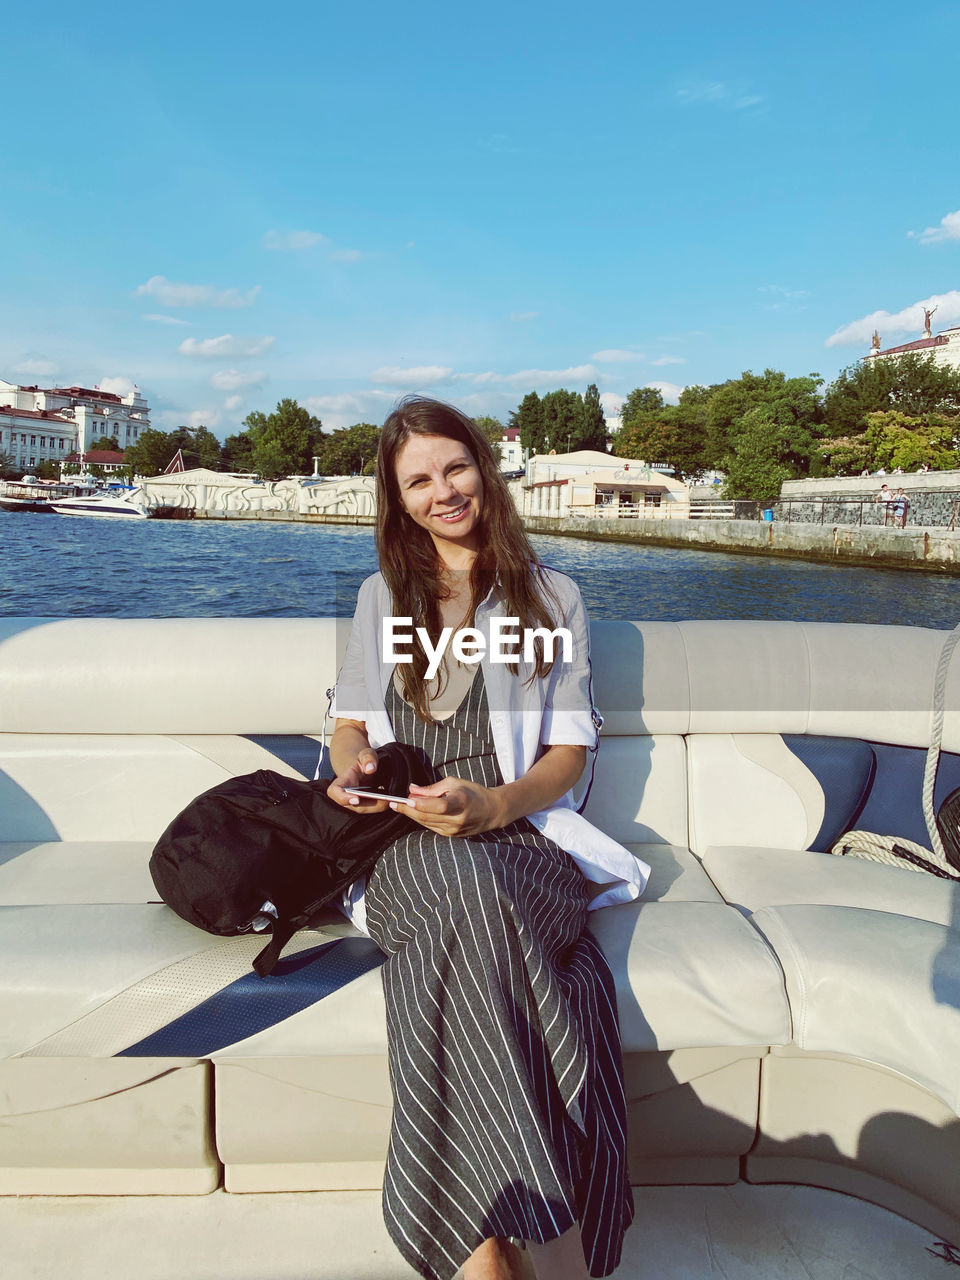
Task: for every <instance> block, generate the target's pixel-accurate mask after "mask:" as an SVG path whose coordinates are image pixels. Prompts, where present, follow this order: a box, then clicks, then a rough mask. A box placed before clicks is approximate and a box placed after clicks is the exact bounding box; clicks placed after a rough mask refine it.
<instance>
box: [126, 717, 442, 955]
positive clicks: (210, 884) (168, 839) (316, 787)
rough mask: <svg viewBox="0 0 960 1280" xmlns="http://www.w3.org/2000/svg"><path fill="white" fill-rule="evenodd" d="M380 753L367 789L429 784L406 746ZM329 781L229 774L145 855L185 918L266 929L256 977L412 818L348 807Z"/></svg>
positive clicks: (236, 928)
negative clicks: (331, 792)
mask: <svg viewBox="0 0 960 1280" xmlns="http://www.w3.org/2000/svg"><path fill="white" fill-rule="evenodd" d="M377 758H378V766H377V772H376V774H375V783H374V784H373V785H374V789H380V790H382V791H384V792H386V793H387V794H393V795H406V794H407V791H408V789H409V786H410V784H411V783H413V782H416V783H419V784H421V785H425V784H427V783H429V782H432V781H433V777H434V774H433V769H432V766H431V765H430V763H429V761H428V759H427V757H426V756H425V755H424V753H423V752H421V751H418V750H416V749H415V748H413V747H408V746H405V745H404V744H402V743H398V742H391V743H389V744H388V745H387V746H385V747H381V748H379V749H378V751H377ZM329 786H330V783H329V781H328V780H326V779H324V780H321V781H318V782H307V781H305V780H304V781H301V780H299V779H296V778H286V777H284V776H283V775H282V774H279V773H275V772H274V771H273V770H271V769H259V770H258V771H257V772H256V773H248V774H244V775H243V776H242V777H238V778H230V779H228V780H227V781H226V782H221V783H220V784H219V785H218V786H216V787H212V788H211V789H210V790H209V791H205V792H204V793H203V794H202V795H200V796H197V798H196V800H193V801H191V802H190V804H188V805H187V807H186V808H185V809H184V810H183V812H182V813H180V814H178V815H177V817H176V818H174V820H173V821H172V822H171V823H170V825H169V826H168V827H167V829H166V831H164V833H163V835H162V836H161V837H160V839H159V840H158V841H157V843H156V846H155V847H154V850H153V853H152V854H151V856H150V874H151V876H152V877H153V883H154V884H155V885H156V887H157V892H158V893H159V894H160V897H161V898H162V899H163V901H164V902H165V903H166V904H167V906H169V907H172V909H173V910H174V911H176V913H177V915H178V916H181V917H182V918H183V919H184V920H186V921H187V922H188V923H189V924H192V925H196V926H197V927H198V928H200V929H205V930H206V931H207V932H208V933H216V934H220V935H221V936H228V937H229V936H232V935H234V934H241V933H250V932H261V931H263V932H265V931H266V930H267V929H269V930H270V931H271V935H272V936H271V940H270V942H269V943H268V945H267V946H266V947H264V949H263V951H261V952H260V954H259V955H258V956H257V958H256V960H254V962H253V967H254V969H255V970H256V972H257V973H258V974H259V976H260V977H261V978H263V977H265V976H266V975H267V974H268V973H270V972H272V970H273V968H274V966H275V965H276V963H277V960H279V958H280V952H281V951H282V950H283V948H284V946H285V945H286V943H287V941H288V940H289V939H290V938H291V937H292V935H293V934H294V933H296V931H297V930H298V929H302V928H304V927H305V926H306V925H307V924H309V923H310V921H311V920H312V919H313V917H314V916H316V914H317V913H318V912H319V911H320V909H321V908H322V907H323V906H325V905H326V904H327V903H328V902H330V901H331V900H332V899H333V898H336V897H337V896H338V895H339V894H340V893H341V892H342V891H343V890H344V889H345V888H347V886H348V885H350V884H352V883H353V881H354V880H356V879H358V877H360V876H362V875H363V874H364V873H365V872H367V871H369V870H370V868H371V867H372V866H373V864H374V862H376V860H377V858H378V857H379V856H380V854H381V853H382V851H383V850H384V849H385V848H386V847H387V845H388V844H391V843H392V842H393V841H394V840H396V839H397V838H398V837H399V836H401V835H404V834H405V833H406V832H407V831H410V830H412V829H413V827H414V825H415V824H414V823H413V821H412V819H410V818H407V817H406V816H405V815H403V814H399V813H395V812H394V811H393V810H392V809H388V810H386V812H384V813H378V814H357V813H350V812H349V811H348V810H346V809H344V808H342V807H341V806H340V805H338V804H334V802H333V801H332V800H329V799H328V798H327V788H328V787H329Z"/></svg>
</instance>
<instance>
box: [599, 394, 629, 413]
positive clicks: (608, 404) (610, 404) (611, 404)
mask: <svg viewBox="0 0 960 1280" xmlns="http://www.w3.org/2000/svg"><path fill="white" fill-rule="evenodd" d="M625 398H626V397H625V396H621V395H618V394H617V393H616V392H615V391H601V392H600V407H601V408H602V409H603V412H604V415H605V416H606V417H608V418H619V416H620V408H621V406H622V405H623V402H624V400H625Z"/></svg>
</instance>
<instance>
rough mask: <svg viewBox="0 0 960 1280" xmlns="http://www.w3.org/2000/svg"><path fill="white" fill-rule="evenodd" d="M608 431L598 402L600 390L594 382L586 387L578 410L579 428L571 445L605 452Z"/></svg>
mask: <svg viewBox="0 0 960 1280" xmlns="http://www.w3.org/2000/svg"><path fill="white" fill-rule="evenodd" d="M609 439H610V433H609V432H608V431H607V421H606V418H605V417H604V413H603V405H602V404H601V403H600V391H599V389H598V387H597V384H596V383H595V382H591V383H590V385H589V387H587V390H586V394H585V395H584V397H583V403H582V408H581V410H580V430H579V434H578V437H577V439H576V441H575V442H574V444H573V445H572V447H573V448H574V449H596V450H597V451H598V452H600V453H605V452H606V449H607V441H608V440H609Z"/></svg>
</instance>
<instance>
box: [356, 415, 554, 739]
mask: <svg viewBox="0 0 960 1280" xmlns="http://www.w3.org/2000/svg"><path fill="white" fill-rule="evenodd" d="M414 435H420V436H443V437H445V438H446V439H447V440H456V441H457V442H458V443H459V444H462V445H464V446H465V448H466V449H467V451H468V452H469V454H470V456H471V457H472V458H473V460H474V462H475V463H476V464H477V467H478V469H479V471H480V478H481V480H482V481H483V502H482V504H481V508H480V521H479V529H478V534H479V543H480V550H479V552H478V553H477V556H476V558H475V560H474V562H473V564H472V566H471V568H470V609H469V612H468V615H467V623H468V624H472V622H473V618H474V615H475V614H476V610H477V607H478V605H479V604H480V603H481V602H482V601H483V599H484V598H485V597H486V595H487V594H488V592H489V591H490V590H491V589H492V588H494V587H495V588H496V589H497V591H498V593H499V595H500V599H501V601H502V602H503V605H504V606H505V608H506V612H507V616H508V617H515V618H519V620H520V628H521V630H523V629H525V628H528V627H547V628H552V627H554V626H555V625H556V623H557V619H556V618H555V617H554V616H553V615H551V613H550V612H549V610H548V608H547V601H548V600H551V601H552V602H553V603H554V605H556V607H557V609H559V602H558V601H557V600H556V596H555V595H554V593H553V591H552V590H551V589H550V587H549V585H548V584H547V582H546V581H545V579H544V577H543V575H542V573H541V571H540V560H539V557H538V556H537V554H536V552H535V551H534V550H533V548H532V547H531V545H530V542H529V539H528V538H527V535H526V533H525V532H524V528H523V525H522V523H521V521H520V515H519V512H518V511H517V508H516V505H515V503H514V501H513V499H512V498H511V496H510V493H509V490H508V489H507V485H506V482H505V480H504V479H503V476H502V474H501V472H500V466H499V463H498V462H497V459H496V456H495V455H494V452H493V449H492V448H491V446H490V443H489V441H488V440H487V438H486V436H485V435H484V434H483V432H482V431H481V430H480V428H479V427H478V426H477V425H476V423H475V422H473V421H472V419H470V418H468V417H467V416H466V414H464V413H461V412H460V410H459V409H455V408H454V407H453V405H449V404H444V403H443V401H441V400H431V399H429V398H427V397H426V396H407V397H406V398H405V399H403V400H401V401H400V403H399V404H398V405H397V407H396V408H395V409H394V410H393V412H392V413H391V414H390V415H389V417H388V418H387V420H386V421H385V422H384V424H383V430H382V431H381V433H380V448H379V451H378V453H377V554H378V555H379V557H380V572H381V573H382V574H383V577H384V580H385V581H386V584H387V587H388V588H389V590H390V595H391V597H392V599H393V607H394V609H395V610H396V613H397V616H399V617H410V618H412V619H413V626H414V628H417V627H424V628H425V629H426V632H427V634H428V635H429V637H430V641H431V643H432V644H436V642H437V639H438V638H439V636H440V631H441V621H440V608H439V602H440V601H441V600H444V599H446V598H447V596H448V595H449V587H448V586H447V584H446V583H445V582H444V578H443V562H442V561H441V559H440V557H439V555H438V554H437V549H436V547H435V546H434V543H433V539H432V538H431V537H430V534H429V533H428V532H427V530H426V529H423V528H421V527H420V525H418V524H415V523H414V521H413V520H411V519H410V517H409V515H408V514H407V511H406V509H405V508H404V506H403V503H402V501H401V499H400V487H399V485H398V483H397V455H398V453H399V452H400V449H401V448H402V447H403V445H404V444H405V443H406V442H407V440H408V439H409V438H410V437H411V436H414ZM561 621H562V619H561ZM412 653H413V661H412V662H409V663H402V664H401V666H400V671H401V679H402V682H403V687H404V691H405V693H406V696H407V699H408V701H409V702H410V703H411V705H412V706H413V708H414V710H415V711H416V713H417V715H418V716H419V717H420V718H421V719H422V720H427V721H429V720H430V719H431V716H430V711H429V706H428V702H427V665H428V659H427V654H426V650H425V649H424V647H423V645H422V644H421V643H420V641H419V639H417V637H416V630H414V641H413V648H412ZM552 665H553V664H552V663H551V662H547V661H546V660H545V655H544V649H543V644H542V642H541V640H540V638H539V637H538V638H537V640H536V645H535V661H534V670H533V672H532V673H531V677H530V678H531V679H537V678H541V677H543V676H545V675H546V674H547V673H548V672H549V671H550V669H551V667H552ZM511 669H512V670H513V673H514V675H516V674H518V672H519V665H518V664H516V663H514V664H511Z"/></svg>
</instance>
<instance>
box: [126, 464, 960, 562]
mask: <svg viewBox="0 0 960 1280" xmlns="http://www.w3.org/2000/svg"><path fill="white" fill-rule="evenodd" d="M889 479H890V481H891V483H892V484H899V483H900V482H901V481H902V482H903V483H904V488H907V489H909V491H910V498H909V501H910V508H909V512H910V514H909V515H908V522H907V527H906V528H904V529H899V528H894V527H893V526H892V525H886V524H885V522H884V519H883V516H884V510H885V508H884V506H883V505H882V504H880V503H878V502H876V501H875V499H876V494H877V491H878V489H879V486H880V484H881V483H883V482H884V478H883V477H877V476H870V477H855V478H854V477H842V478H839V479H832V480H803V481H791V482H788V483H787V484H785V485H784V486H783V492H782V494H781V496H780V501H778V502H776V503H774V504H773V519H772V520H771V521H769V522H768V521H765V520H756V519H724V518H698V519H691V518H689V504H686V505H684V504H678V505H677V512H678V518H675V519H669V518H665V516H666V515H667V513H668V508H664V507H649V508H647V509H644V508H640V509H639V510H636V509H631V510H630V513H629V514H627V515H624V514H623V513H622V510H621V508H619V506H617V507H613V506H610V507H607V508H604V509H603V511H604V514H603V515H600V514H597V515H596V516H583V515H579V514H573V513H571V512H569V511H558V512H556V513H553V514H550V515H530V514H527V515H525V516H524V524H525V526H526V528H527V530H528V531H529V532H531V533H547V534H552V535H556V536H560V537H572V538H586V539H590V540H594V541H601V542H635V543H639V544H643V545H648V546H661V547H674V548H677V547H688V548H691V549H696V550H700V551H725V552H728V553H735V554H745V555H755V556H774V557H779V558H788V559H791V558H792V559H803V560H811V561H815V562H818V563H826V564H848V565H863V566H872V567H885V568H897V569H910V570H926V571H934V572H939V573H960V530H958V529H957V528H956V526H957V524H958V523H960V520H958V518H957V517H958V508H960V473H958V472H940V473H929V474H926V475H922V476H898V477H889ZM519 483H520V482H517V481H514V482H513V485H514V486H517V485H519ZM143 492H144V498H145V501H146V505H147V506H148V508H151V509H152V510H153V512H154V513H155V514H157V515H162V516H166V517H168V518H179V519H189V520H217V521H231V522H233V521H241V520H243V521H247V520H249V521H259V522H267V523H274V522H280V523H291V522H292V523H298V524H315V525H356V526H369V525H372V524H373V523H374V520H375V516H374V511H375V493H374V483H373V478H372V477H371V476H352V477H340V478H339V479H335V480H327V481H324V480H317V481H312V480H298V479H289V480H280V481H268V482H266V483H264V482H261V481H256V480H254V479H253V478H252V477H251V478H240V477H236V476H230V475H227V474H223V473H217V472H212V471H205V470H203V469H198V470H195V471H192V472H184V473H180V474H175V475H169V476H155V477H152V478H150V479H148V480H145V481H144V482H143ZM515 497H516V500H517V503H518V505H521V504H523V505H525V498H524V496H523V493H522V490H521V489H520V488H518V489H517V490H516V493H515ZM741 505H742V504H741ZM717 510H718V511H723V512H724V514H726V510H727V505H726V504H719V506H718V508H717ZM705 514H706V512H705V511H701V512H700V513H699V515H700V516H701V517H703V516H704V515H705ZM951 526H954V527H951Z"/></svg>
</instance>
